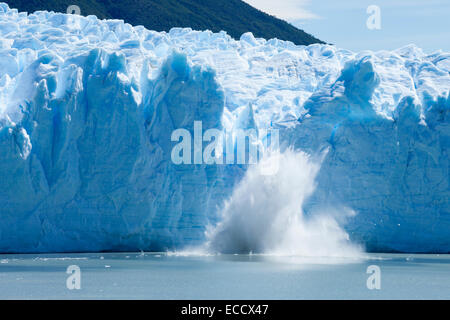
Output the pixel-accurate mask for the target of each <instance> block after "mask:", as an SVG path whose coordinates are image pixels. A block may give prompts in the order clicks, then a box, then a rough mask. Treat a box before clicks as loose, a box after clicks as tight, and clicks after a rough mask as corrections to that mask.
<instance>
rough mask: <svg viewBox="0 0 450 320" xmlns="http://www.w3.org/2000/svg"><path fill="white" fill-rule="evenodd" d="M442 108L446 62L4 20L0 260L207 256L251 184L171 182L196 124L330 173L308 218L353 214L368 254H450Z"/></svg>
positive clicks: (350, 228)
mask: <svg viewBox="0 0 450 320" xmlns="http://www.w3.org/2000/svg"><path fill="white" fill-rule="evenodd" d="M449 90H450V53H446V52H441V51H437V52H435V53H433V54H426V53H424V52H423V51H422V50H421V49H420V48H417V47H416V46H414V45H410V46H407V47H404V48H401V49H398V50H395V51H379V52H371V51H364V52H360V53H354V52H351V51H348V50H343V49H339V48H337V47H335V46H331V45H310V46H296V45H294V44H292V43H290V42H285V41H280V40H277V39H272V40H268V41H267V40H264V39H255V38H254V37H253V35H252V34H251V33H247V34H244V35H242V37H241V39H240V40H239V41H235V40H233V39H232V38H230V37H229V36H228V35H227V34H226V33H225V32H220V33H212V32H209V31H193V30H191V29H189V28H184V29H181V28H174V29H172V30H171V31H170V32H168V33H165V32H161V33H159V32H155V31H150V30H147V29H145V28H144V27H142V26H136V27H133V26H131V25H129V24H126V23H124V22H123V21H120V20H98V19H97V18H96V17H94V16H88V17H81V16H76V15H67V14H60V13H53V12H44V11H39V12H35V13H32V14H28V13H24V12H20V13H19V12H18V11H17V10H15V9H10V8H9V7H8V5H6V4H4V3H0V177H1V178H0V252H80V251H103V250H165V249H176V248H182V247H183V246H186V245H196V244H200V243H202V242H203V241H204V240H205V231H206V229H207V226H208V225H214V224H216V223H218V220H219V219H220V217H219V216H220V215H219V214H218V212H219V211H220V208H221V207H222V206H223V203H224V200H226V199H227V198H228V197H230V195H231V194H232V193H233V189H234V188H235V186H236V184H238V183H239V181H241V180H242V178H243V177H244V175H245V173H246V171H247V169H248V166H246V165H204V164H198V165H175V164H173V163H172V161H171V150H172V148H173V145H174V143H173V142H172V141H171V133H172V132H173V130H175V129H178V128H185V129H187V130H189V131H191V132H192V131H193V125H194V121H202V124H203V128H204V129H208V128H216V129H219V130H224V131H225V130H226V131H228V132H233V130H237V129H251V128H252V129H256V130H258V132H264V129H268V128H275V129H278V130H279V133H280V146H281V148H282V149H283V148H284V149H287V148H291V149H295V150H302V152H307V153H308V154H311V155H319V154H321V155H324V156H323V159H322V160H321V166H320V170H318V172H317V175H316V177H315V181H314V182H312V183H314V184H315V188H314V192H313V193H312V194H311V195H310V197H309V198H308V199H307V201H305V202H304V203H303V209H302V210H304V214H305V216H311V217H313V216H314V214H315V212H317V210H323V209H324V208H326V207H329V208H337V207H342V208H351V209H352V210H354V212H355V213H356V215H354V216H352V217H350V218H348V219H347V220H346V222H345V226H344V227H345V230H346V232H348V235H349V236H350V238H351V239H352V240H353V241H354V242H356V243H360V244H362V245H363V246H364V247H365V248H366V249H367V250H370V251H402V252H450V203H449V199H450V191H449V178H450V171H449V168H450V166H449V149H450V112H449V109H450V97H449ZM256 139H259V140H262V139H265V137H264V136H263V134H262V133H261V136H259V137H257V138H256ZM281 165H283V164H281ZM289 199H290V201H291V200H292V198H291V197H290V198H289ZM238 201H239V203H243V202H245V200H242V199H239V200H238ZM275 207H276V208H278V207H282V205H277V206H275Z"/></svg>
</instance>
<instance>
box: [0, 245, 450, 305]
mask: <svg viewBox="0 0 450 320" xmlns="http://www.w3.org/2000/svg"><path fill="white" fill-rule="evenodd" d="M71 265H75V266H78V267H79V270H80V275H81V276H80V278H79V279H80V282H79V283H80V286H81V289H80V290H76V289H73V290H69V289H68V288H67V284H66V281H67V279H68V277H70V276H71V275H70V274H67V273H66V271H67V268H68V267H69V266H71ZM373 265H374V266H377V267H378V268H379V271H380V273H376V274H368V273H367V269H368V267H369V266H373ZM375 268H376V267H375ZM378 275H379V278H378V279H379V280H380V282H379V283H380V286H381V287H380V289H379V290H378V289H376V288H375V289H372V290H369V289H368V286H367V280H368V278H369V277H371V276H372V277H373V276H378ZM372 280H373V278H372ZM72 283H75V282H72ZM371 283H376V282H371ZM0 298H1V299H450V255H406V254H367V255H366V257H365V258H361V259H337V258H299V257H276V256H265V255H215V256H207V255H187V254H170V253H169V254H168V253H97V254H58V255H55V254H40V255H0Z"/></svg>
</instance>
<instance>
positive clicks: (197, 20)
mask: <svg viewBox="0 0 450 320" xmlns="http://www.w3.org/2000/svg"><path fill="white" fill-rule="evenodd" d="M5 2H6V3H8V4H9V6H10V7H11V8H17V9H18V10H19V11H22V12H23V11H26V12H29V13H31V12H34V11H36V10H47V11H55V12H63V13H66V12H67V8H68V7H69V6H70V5H77V6H79V7H80V9H81V14H82V15H85V16H86V15H95V16H97V17H98V18H100V19H123V20H125V22H127V23H130V24H131V25H134V26H136V25H143V26H145V27H146V28H147V29H149V30H155V31H169V30H170V29H171V28H172V27H190V28H192V29H194V30H211V31H213V32H219V31H221V30H224V31H226V32H227V33H228V34H229V35H231V36H232V37H233V38H235V39H239V38H240V36H241V35H242V34H243V33H246V32H252V33H253V34H254V35H255V37H260V38H265V39H272V38H278V39H280V40H288V41H292V42H294V43H295V44H298V45H309V44H312V43H323V42H322V41H321V40H319V39H316V38H315V37H313V36H312V35H310V34H308V33H306V32H304V31H302V30H299V29H297V28H295V27H294V26H292V25H291V24H289V23H287V22H285V21H283V20H280V19H277V18H276V17H273V16H270V15H268V14H266V13H264V12H262V11H259V10H257V9H255V8H253V7H252V6H250V5H248V4H247V3H245V2H243V1H240V0H126V1H113V0H9V1H8V0H7V1H5Z"/></svg>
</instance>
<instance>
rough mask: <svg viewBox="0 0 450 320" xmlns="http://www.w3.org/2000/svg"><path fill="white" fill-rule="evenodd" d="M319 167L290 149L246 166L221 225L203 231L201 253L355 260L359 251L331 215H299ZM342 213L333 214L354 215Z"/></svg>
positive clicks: (312, 187)
mask: <svg viewBox="0 0 450 320" xmlns="http://www.w3.org/2000/svg"><path fill="white" fill-rule="evenodd" d="M273 162H276V163H277V168H278V169H277V171H276V172H274V174H272V175H267V174H264V173H265V172H266V171H267V170H266V166H267V163H273ZM261 166H264V168H262V167H261ZM319 169H320V161H315V160H313V159H312V157H311V156H309V155H307V154H306V153H304V152H294V151H291V150H287V151H285V152H284V153H282V154H280V153H277V154H273V155H271V156H269V158H268V159H266V161H263V162H262V163H260V164H258V165H255V166H253V167H251V168H249V170H248V171H247V173H246V175H245V177H244V178H243V180H242V181H241V182H240V183H239V184H238V185H237V186H236V188H235V189H234V191H233V194H232V196H231V197H230V199H229V200H228V201H226V203H225V205H224V207H223V210H222V212H221V215H222V217H221V218H222V220H221V222H220V223H218V224H217V225H216V226H214V227H210V228H209V229H208V231H207V239H208V242H207V245H206V246H207V251H209V252H219V253H251V252H252V253H268V254H274V255H294V256H312V257H356V256H359V255H360V253H361V249H360V248H359V247H358V246H356V245H354V244H352V243H351V242H350V240H349V237H348V234H347V233H346V232H345V231H344V230H343V229H342V228H341V226H340V225H339V223H338V222H337V218H336V217H337V215H336V212H333V211H331V210H325V209H324V210H322V212H318V213H315V214H314V215H313V216H306V215H305V214H304V212H303V208H302V207H303V204H304V203H305V201H306V200H307V199H308V197H309V196H310V195H311V194H312V193H313V192H314V190H315V188H316V183H315V177H316V175H317V173H318V171H319ZM341 211H342V210H341ZM343 211H344V212H339V216H342V215H352V214H354V213H353V212H352V211H351V210H345V209H343Z"/></svg>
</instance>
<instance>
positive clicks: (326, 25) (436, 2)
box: [244, 0, 450, 53]
mask: <svg viewBox="0 0 450 320" xmlns="http://www.w3.org/2000/svg"><path fill="white" fill-rule="evenodd" d="M244 1H245V2H247V3H249V4H250V5H252V6H254V7H256V8H258V9H260V10H262V11H264V12H266V13H269V14H271V15H274V16H276V17H278V18H280V19H284V20H287V21H288V22H290V23H292V24H293V25H295V26H296V27H298V28H300V29H303V30H304V31H306V32H308V33H310V34H312V35H314V36H315V37H317V38H319V39H321V40H323V41H325V42H328V43H332V44H335V45H336V46H339V47H341V48H346V49H349V50H352V51H361V50H383V49H385V50H393V49H397V48H400V47H403V46H405V45H408V44H411V43H413V44H416V45H417V46H418V47H421V48H422V49H423V50H424V51H425V52H427V53H432V52H435V51H437V50H439V49H442V50H443V51H447V52H450V0H342V1H336V0H315V1H312V0H276V1H275V0H244ZM370 6H377V7H378V8H379V15H378V16H374V14H375V12H374V11H370V10H369V13H368V12H367V11H368V8H369V7H370ZM370 8H372V9H373V7H370ZM377 17H379V18H380V19H377ZM367 20H369V26H371V29H369V28H368V26H367ZM377 21H379V22H380V23H379V27H380V29H376V28H373V27H374V26H378V25H377V24H376V22H377Z"/></svg>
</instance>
